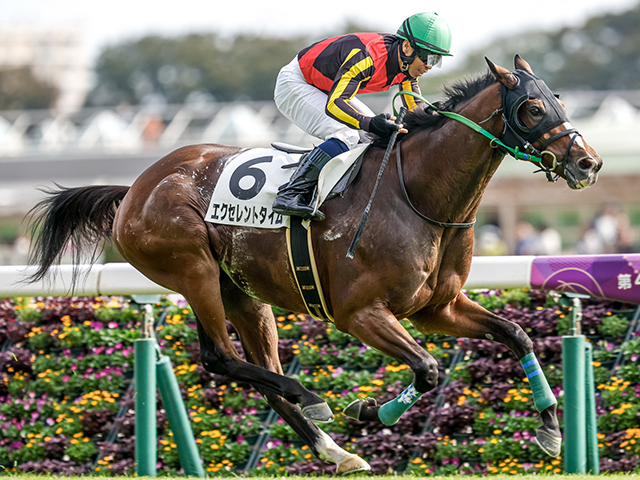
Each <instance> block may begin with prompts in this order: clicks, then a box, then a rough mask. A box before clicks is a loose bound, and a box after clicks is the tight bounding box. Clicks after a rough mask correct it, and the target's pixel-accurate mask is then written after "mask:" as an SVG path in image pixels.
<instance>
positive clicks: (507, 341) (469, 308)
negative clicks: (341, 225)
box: [410, 293, 561, 456]
mask: <svg viewBox="0 0 640 480" xmlns="http://www.w3.org/2000/svg"><path fill="white" fill-rule="evenodd" d="M410 320H411V322H412V323H413V325H414V326H415V327H416V328H417V329H418V330H419V331H420V332H422V333H425V334H429V333H441V334H445V335H452V336H454V337H467V338H476V339H488V340H495V341H497V342H500V343H502V344H504V345H506V346H507V347H509V349H511V351H512V352H513V353H514V354H515V355H516V357H517V358H518V359H519V360H520V363H521V365H522V367H523V369H524V371H525V374H526V375H527V378H528V379H529V384H530V385H531V390H532V392H533V399H534V403H535V406H536V409H537V410H538V411H539V412H540V417H541V418H542V423H543V425H542V427H540V428H539V429H538V432H537V436H536V440H537V442H538V444H539V445H540V447H541V448H542V449H543V450H544V452H545V453H547V454H548V455H551V456H558V455H559V454H560V443H561V436H560V427H559V424H558V418H557V415H556V407H557V400H556V398H555V396H554V395H553V392H552V391H551V388H550V387H549V383H548V382H547V379H546V377H545V376H544V373H543V372H542V369H541V368H540V364H539V363H538V360H537V358H536V356H535V353H534V352H533V343H532V342H531V339H530V338H529V336H528V335H527V334H526V333H525V332H524V330H523V329H522V328H521V327H520V326H519V325H518V324H516V323H514V322H511V321H509V320H506V319H504V318H502V317H500V316H498V315H496V314H494V313H491V312H489V311H487V310H486V309H484V308H483V307H481V306H480V305H478V304H476V303H474V302H473V301H471V300H469V299H468V298H467V297H466V296H465V295H464V294H462V293H460V294H459V295H458V296H457V297H456V299H455V300H454V301H453V302H451V303H450V304H448V305H446V306H441V307H437V308H433V309H428V310H427V309H425V310H423V311H420V312H418V313H417V314H415V315H412V316H411V317H410Z"/></svg>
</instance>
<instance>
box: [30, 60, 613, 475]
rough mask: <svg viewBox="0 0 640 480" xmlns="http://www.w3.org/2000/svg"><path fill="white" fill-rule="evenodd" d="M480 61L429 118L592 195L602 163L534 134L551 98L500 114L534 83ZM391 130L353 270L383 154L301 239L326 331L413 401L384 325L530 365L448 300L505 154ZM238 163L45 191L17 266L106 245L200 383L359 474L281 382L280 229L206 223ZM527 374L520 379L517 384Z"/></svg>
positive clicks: (223, 158) (551, 423)
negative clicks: (173, 335)
mask: <svg viewBox="0 0 640 480" xmlns="http://www.w3.org/2000/svg"><path fill="white" fill-rule="evenodd" d="M486 60H487V64H488V66H489V72H488V73H487V74H486V75H484V76H481V77H478V78H477V79H474V80H467V81H465V82H459V83H457V84H455V85H454V86H452V87H449V88H447V89H446V93H447V95H448V98H447V99H446V100H445V101H444V102H443V103H442V104H441V105H442V110H443V111H451V112H457V113H459V114H461V115H464V116H465V117H467V118H469V119H471V120H473V121H474V122H479V123H480V124H484V126H485V128H486V130H487V131H488V132H490V133H492V134H493V135H495V136H496V137H498V138H501V139H503V140H504V141H505V142H506V141H507V139H508V138H511V137H513V136H514V131H512V130H513V128H514V127H513V125H516V126H517V127H518V129H519V131H520V132H533V131H535V130H536V128H538V130H540V128H542V129H543V130H544V131H539V135H537V136H536V138H534V139H531V141H526V140H524V142H523V143H524V144H521V145H520V148H522V149H527V150H528V151H530V152H531V151H533V152H535V151H539V150H537V149H540V150H544V153H543V155H542V159H543V161H544V162H546V163H545V164H544V165H543V169H545V170H547V174H548V175H550V174H554V175H557V176H559V177H561V178H563V179H565V180H566V182H567V184H568V186H569V188H571V189H576V190H577V189H582V188H585V187H588V186H590V185H592V184H593V183H595V181H596V179H597V175H598V170H599V169H600V167H601V166H602V160H601V158H600V157H599V156H598V154H597V153H596V152H595V150H593V149H592V148H591V147H590V146H589V145H587V143H586V142H585V141H584V140H583V139H582V138H581V137H580V135H579V134H578V133H577V132H576V131H575V129H573V128H572V127H571V125H570V124H569V123H568V121H564V120H563V118H561V121H560V122H555V123H549V122H548V119H549V118H551V117H553V116H554V115H555V117H558V118H560V117H562V114H559V113H558V112H559V111H560V110H561V107H560V104H559V103H558V101H557V100H556V98H555V97H553V94H551V95H548V94H545V95H541V94H539V93H540V92H538V90H544V91H545V92H547V93H548V92H550V91H549V90H548V87H546V85H545V84H544V82H542V81H541V80H539V79H538V80H536V83H535V84H534V85H533V87H532V88H533V89H534V90H536V91H530V92H526V93H525V94H524V95H519V94H518V95H515V96H516V97H517V98H515V100H514V99H510V98H511V97H513V96H514V95H512V94H513V93H514V92H516V93H517V92H518V88H520V87H519V85H520V86H522V84H523V82H524V80H523V79H524V78H525V77H527V78H529V79H530V78H535V79H537V77H535V76H534V74H533V72H532V70H531V67H530V66H529V64H528V63H527V62H525V61H524V60H523V59H522V58H520V57H519V56H517V55H516V57H515V67H516V69H515V70H514V71H509V70H508V69H506V68H503V67H500V66H498V65H496V64H494V63H492V62H491V61H490V60H488V59H486ZM510 95H511V97H510ZM550 97H551V98H550ZM554 112H555V113H554ZM514 116H515V117H514ZM564 118H566V117H564ZM507 124H509V125H507ZM404 126H405V127H406V128H407V129H408V131H409V133H408V134H405V135H404V136H403V137H402V138H400V141H399V143H398V147H397V155H400V156H401V158H403V159H404V163H403V166H402V167H401V169H399V171H401V172H402V174H403V175H402V176H403V180H402V183H401V181H400V176H399V174H398V172H397V171H395V170H394V169H389V170H388V171H386V173H385V175H384V176H383V177H382V179H381V181H380V184H379V188H378V194H377V202H374V208H373V209H372V210H371V212H370V215H369V219H368V223H367V225H366V228H365V230H364V232H363V234H362V237H361V239H360V243H359V246H358V249H357V250H356V253H355V256H354V258H353V259H352V260H347V259H345V254H346V252H347V250H348V248H349V244H350V240H351V239H352V238H353V235H354V232H355V231H356V228H357V226H358V222H359V219H360V217H361V214H362V212H363V209H364V207H365V205H367V202H368V199H369V195H370V193H371V190H372V188H373V185H374V183H375V180H376V177H377V174H378V170H379V167H380V165H381V163H382V159H383V154H384V148H381V147H379V146H375V145H374V146H372V147H371V148H369V150H368V151H367V153H366V156H365V158H364V161H363V163H362V167H361V170H360V172H359V174H358V175H357V177H356V178H355V180H354V182H353V184H352V185H351V186H350V187H349V188H348V189H347V190H346V191H345V192H344V193H343V195H342V196H337V197H335V198H333V199H331V200H329V201H328V202H326V203H325V205H324V207H323V208H324V211H325V213H326V216H327V219H326V220H325V221H324V222H313V223H312V227H313V228H312V239H313V245H314V254H315V261H316V264H317V269H318V273H319V278H320V283H321V286H322V290H323V291H324V294H325V297H326V304H327V307H328V310H329V311H330V312H331V314H332V317H333V319H334V321H335V326H336V327H337V328H338V329H339V330H340V331H342V332H346V333H348V334H350V335H352V336H353V337H355V338H357V339H358V340H360V341H361V342H363V343H364V344H366V345H368V346H370V347H372V348H375V349H376V350H379V351H380V352H382V353H384V354H386V355H388V356H390V357H392V358H394V359H396V360H398V361H400V362H402V363H405V364H407V365H408V366H409V367H410V368H411V370H412V371H413V373H414V381H413V384H412V387H413V389H414V393H417V395H419V394H421V393H424V392H427V391H429V390H431V389H433V388H435V387H436V385H437V381H438V369H437V363H436V360H435V359H434V358H433V357H432V356H431V355H430V354H429V353H428V352H427V351H426V350H425V349H424V348H423V347H422V346H420V345H419V344H418V343H416V341H415V340H414V339H413V338H412V337H411V336H410V335H409V333H408V332H407V331H406V330H405V329H404V328H403V327H402V326H401V324H400V322H399V321H398V319H404V318H408V319H409V320H410V321H411V323H412V324H413V325H414V326H415V328H416V329H417V330H418V331H420V332H422V333H424V334H432V333H438V334H444V335H451V336H456V337H468V338H474V339H485V338H487V339H490V340H495V341H497V342H500V343H502V344H504V345H506V346H507V347H509V348H510V349H511V350H512V352H513V353H514V354H515V355H516V357H517V358H518V359H524V358H529V357H530V356H532V355H533V344H532V342H531V340H530V339H529V337H528V336H527V334H526V333H525V332H524V331H523V330H522V328H520V327H519V326H518V325H517V324H515V323H513V322H511V321H508V320H506V319H504V318H502V317H500V316H498V315H496V314H494V313H491V312H489V311H487V310H485V309H484V308H482V307H481V306H479V305H478V304H476V303H474V302H472V301H471V300H469V299H468V298H467V296H465V294H464V293H463V292H462V291H461V289H462V287H463V285H464V283H465V281H466V279H467V276H468V274H469V270H470V266H471V259H472V252H473V240H474V238H473V228H451V227H452V226H455V225H452V223H458V224H460V223H464V224H467V225H466V226H467V227H470V225H471V223H472V222H473V221H474V219H475V216H476V212H477V211H478V207H479V205H480V201H481V199H482V195H483V193H484V191H485V189H486V187H487V184H488V183H489V180H490V179H491V177H492V175H493V174H494V172H495V171H496V169H497V168H498V166H499V165H500V163H501V162H502V160H503V158H504V156H505V151H504V149H501V148H495V147H497V144H496V142H495V141H489V140H488V139H487V138H486V137H484V136H482V135H479V134H478V133H476V132H475V131H473V130H472V129H470V128H469V127H468V126H466V125H463V124H462V123H459V122H457V121H455V120H452V119H448V118H446V117H445V116H444V115H432V114H428V113H426V112H425V111H422V110H420V109H418V110H415V111H413V112H409V113H408V114H407V116H406V118H405V121H404ZM507 127H509V128H507ZM523 135H524V133H523ZM525 138H526V137H525ZM511 146H512V147H513V146H514V145H511ZM240 151H242V149H241V148H238V147H230V146H222V145H193V146H186V147H183V148H179V149H177V150H176V151H174V152H172V153H170V154H168V155H167V156H165V157H164V158H162V159H160V160H159V161H158V162H156V163H155V164H154V165H152V166H151V167H149V168H148V169H147V170H146V171H145V172H143V173H142V174H141V175H140V176H139V178H138V179H136V181H135V182H134V183H133V185H132V186H131V187H126V186H87V187H80V188H63V187H59V188H58V189H56V190H52V191H49V192H48V193H49V195H48V196H47V197H46V198H45V199H44V200H42V201H41V202H40V203H39V204H38V205H36V207H34V212H33V214H34V217H33V219H32V222H31V225H32V227H33V228H34V231H35V230H39V232H40V233H39V235H38V237H37V239H36V240H35V241H34V245H33V249H32V252H31V263H34V264H36V265H39V268H38V270H37V272H36V274H34V276H33V277H31V280H33V281H35V280H39V279H42V278H43V277H44V276H45V275H46V273H47V271H48V269H49V267H50V266H51V265H53V264H54V263H56V262H57V261H59V259H60V257H61V254H62V253H63V252H64V248H65V245H67V244H68V243H69V242H71V245H72V247H73V248H74V249H75V250H77V251H80V250H82V249H85V250H86V249H87V248H88V247H93V248H94V249H95V248H99V247H96V246H97V245H100V244H101V240H103V239H112V240H113V242H114V243H115V246H116V247H117V249H118V251H119V252H120V253H121V254H122V256H123V257H124V258H125V259H126V260H127V261H128V262H129V263H131V264H132V265H133V266H134V267H135V268H136V269H138V270H139V271H140V272H142V273H143V274H144V275H146V276H147V277H148V278H150V279H151V280H153V281H154V282H156V283H157V284H159V285H162V286H164V287H166V288H168V289H170V290H173V291H175V292H179V293H181V294H182V295H183V296H184V297H185V299H186V300H187V301H188V302H189V304H190V305H191V306H192V308H193V311H194V313H195V315H196V317H197V328H198V334H199V339H200V343H201V352H202V353H201V356H202V363H203V365H204V367H205V368H206V369H207V370H208V371H210V372H213V373H217V374H221V375H226V376H228V377H230V378H232V379H234V380H236V381H240V382H245V383H248V384H251V385H252V386H254V387H255V388H256V389H257V390H258V391H259V392H261V393H262V394H263V395H264V396H265V398H266V400H267V401H268V403H269V405H270V406H271V407H272V408H273V409H274V410H275V411H276V412H277V413H278V414H280V415H281V416H282V418H283V419H284V420H285V421H286V422H287V423H288V424H289V425H291V427H292V428H293V429H294V430H295V431H296V433H297V434H298V435H299V436H300V437H301V438H302V440H303V441H304V442H305V443H306V444H307V445H308V446H309V447H310V449H311V451H312V452H313V453H314V454H315V455H316V456H318V457H319V458H321V459H323V460H325V461H331V462H334V463H336V464H337V473H349V472H353V471H359V470H368V469H369V465H368V464H367V462H366V461H365V460H363V459H361V458H360V457H358V456H357V455H354V454H350V453H348V452H346V451H345V450H343V449H342V448H341V447H339V446H338V445H337V444H336V443H335V442H334V441H333V440H332V439H331V438H330V437H329V436H328V435H327V434H326V433H324V432H323V431H322V430H321V429H320V428H319V427H318V426H317V425H316V424H315V423H314V422H322V421H330V420H331V419H332V413H331V410H330V409H329V407H328V406H327V404H326V403H325V402H324V401H323V400H322V399H321V398H320V397H318V396H317V395H315V394H314V393H312V392H310V391H308V390H307V389H306V388H304V387H303V386H302V384H301V383H300V382H299V381H297V380H295V379H292V378H288V377H286V376H284V375H283V370H282V366H281V364H280V361H279V359H278V348H277V346H278V334H277V326H276V321H275V318H274V315H273V312H272V309H271V305H277V306H279V307H282V308H286V309H289V310H291V311H294V312H305V304H304V303H303V300H302V297H301V293H300V291H299V289H298V286H297V284H296V281H295V279H294V273H293V271H292V268H291V266H290V263H289V260H288V250H287V246H286V241H285V229H284V228H280V229H257V228H252V227H251V228H250V227H239V226H229V225H220V224H214V223H210V222H206V221H205V220H204V219H205V213H206V211H207V208H208V204H209V200H210V198H211V195H212V191H213V188H214V185H215V184H216V181H217V180H218V178H219V177H220V175H221V170H222V168H223V167H224V165H225V163H226V162H227V161H228V160H229V159H230V158H232V157H233V156H234V155H236V154H237V153H238V152H240ZM556 157H557V158H559V159H560V161H558V162H556V161H555V158H556ZM403 190H404V191H406V196H405V193H403ZM409 199H410V201H409ZM505 201H508V199H505ZM416 212H418V214H416ZM424 217H428V218H429V219H436V221H427V220H426V219H425V218H424ZM95 252H96V250H94V254H95ZM94 258H95V257H94ZM225 318H226V319H228V320H229V321H230V322H231V323H232V324H233V325H234V327H235V329H236V330H237V332H238V334H239V336H240V339H241V342H242V346H243V349H244V352H245V354H246V359H247V361H244V360H243V359H242V358H241V356H240V355H239V354H238V352H237V351H236V349H235V347H234V345H233V343H232V342H231V340H230V339H229V337H228V335H227V330H226V328H225ZM521 361H522V360H521ZM525 365H526V366H525ZM531 365H532V363H531V362H528V363H526V364H525V363H523V367H525V372H527V373H528V372H529V371H530V369H531V368H532V367H531ZM527 369H529V370H527ZM540 372H541V370H540ZM540 372H538V373H540ZM536 374H537V373H534V374H532V375H536ZM541 376H542V378H544V374H542V375H541ZM538 377H539V375H538ZM544 381H545V382H546V379H545V380H544ZM547 388H548V384H547ZM534 390H535V389H534ZM534 394H535V392H534ZM388 403H391V402H388ZM537 403H538V402H537V400H536V404H537ZM356 407H357V408H356ZM382 408H384V406H378V405H375V403H374V402H371V401H364V402H362V403H361V404H359V405H356V406H354V408H352V410H354V411H355V412H356V413H355V415H354V416H356V417H357V418H359V419H360V420H365V421H367V420H369V421H381V420H380V418H379V416H378V414H379V413H380V409H382ZM539 410H541V411H540V417H541V420H542V426H541V427H540V428H539V429H538V431H537V439H538V442H539V444H540V446H541V447H542V448H543V450H544V451H545V452H546V453H548V454H551V455H554V456H557V455H558V454H559V453H560V438H561V435H560V429H559V425H558V420H557V416H556V404H555V397H553V400H552V401H551V402H548V403H547V404H545V405H544V408H539ZM385 423H386V422H385Z"/></svg>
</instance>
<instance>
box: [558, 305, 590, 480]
mask: <svg viewBox="0 0 640 480" xmlns="http://www.w3.org/2000/svg"><path fill="white" fill-rule="evenodd" d="M567 296H568V297H569V298H570V299H571V302H572V304H573V307H572V309H571V328H570V329H569V335H567V336H564V337H562V388H563V390H564V403H563V405H564V406H563V419H564V471H565V472H566V473H579V474H585V473H586V472H587V424H586V421H585V336H584V335H580V333H581V326H580V320H581V319H582V302H581V301H580V298H579V297H577V296H569V295H567Z"/></svg>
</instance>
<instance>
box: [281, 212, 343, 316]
mask: <svg viewBox="0 0 640 480" xmlns="http://www.w3.org/2000/svg"><path fill="white" fill-rule="evenodd" d="M302 222H303V220H302V218H300V217H295V216H292V217H290V228H288V229H287V249H288V250H289V261H290V262H291V269H292V270H293V273H294V276H295V279H296V283H297V284H298V290H300V294H301V295H302V300H303V302H304V305H305V307H306V308H307V312H309V315H311V316H312V317H315V318H317V319H319V320H323V321H325V322H332V323H333V317H332V316H331V314H330V313H329V309H328V308H327V305H326V302H325V299H324V294H323V293H322V286H321V285H320V277H319V276H318V269H317V268H316V262H315V258H314V255H313V244H312V242H311V225H309V226H308V227H307V228H305V227H304V225H303V224H302Z"/></svg>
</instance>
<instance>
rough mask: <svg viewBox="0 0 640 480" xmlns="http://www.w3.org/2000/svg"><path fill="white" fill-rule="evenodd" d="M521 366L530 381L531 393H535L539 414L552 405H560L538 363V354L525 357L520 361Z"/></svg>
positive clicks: (534, 399)
mask: <svg viewBox="0 0 640 480" xmlns="http://www.w3.org/2000/svg"><path fill="white" fill-rule="evenodd" d="M520 364H521V365H522V368H524V373H525V374H526V375H527V378H528V379H529V384H530V385H531V391H532V392H533V402H534V403H535V405H536V409H537V410H538V411H539V412H542V411H543V410H546V409H547V408H549V407H550V406H551V405H555V404H556V403H558V401H557V400H556V397H555V395H554V394H553V392H552V391H551V387H549V382H547V377H545V376H544V373H543V372H542V368H541V367H540V364H539V363H538V359H537V358H536V354H535V353H533V352H532V353H530V354H528V355H525V356H524V357H522V359H521V360H520Z"/></svg>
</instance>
